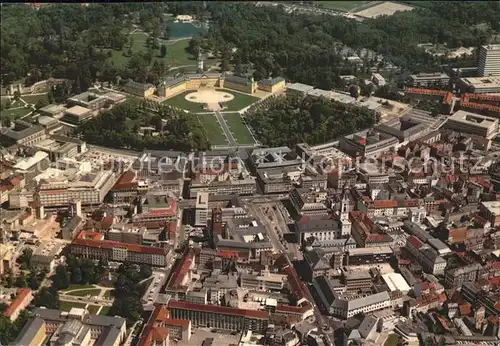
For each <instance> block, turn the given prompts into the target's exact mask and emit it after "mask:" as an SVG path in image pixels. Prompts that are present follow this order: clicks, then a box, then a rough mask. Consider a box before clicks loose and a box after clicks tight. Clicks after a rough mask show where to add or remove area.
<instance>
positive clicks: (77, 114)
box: [62, 106, 93, 125]
mask: <svg viewBox="0 0 500 346" xmlns="http://www.w3.org/2000/svg"><path fill="white" fill-rule="evenodd" d="M92 115H93V113H92V111H91V110H90V109H88V108H85V107H82V106H73V107H71V108H68V109H66V111H65V112H64V116H63V118H62V120H63V121H66V122H68V123H71V124H75V125H78V124H81V123H83V122H84V121H86V120H89V119H90V118H92Z"/></svg>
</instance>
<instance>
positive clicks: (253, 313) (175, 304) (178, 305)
mask: <svg viewBox="0 0 500 346" xmlns="http://www.w3.org/2000/svg"><path fill="white" fill-rule="evenodd" d="M167 309H169V310H170V309H183V310H192V311H205V312H212V313H216V314H220V315H233V316H235V315H236V316H241V317H247V318H256V319H261V320H267V319H269V314H268V313H267V312H265V311H258V310H243V309H237V308H230V307H225V306H215V305H202V304H193V303H188V302H184V301H178V300H170V301H169V302H168V305H167Z"/></svg>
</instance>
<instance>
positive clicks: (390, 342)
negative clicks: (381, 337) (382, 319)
mask: <svg viewBox="0 0 500 346" xmlns="http://www.w3.org/2000/svg"><path fill="white" fill-rule="evenodd" d="M398 340H399V337H398V336H397V335H396V334H389V336H388V337H387V340H385V344H384V346H396V345H397V344H398Z"/></svg>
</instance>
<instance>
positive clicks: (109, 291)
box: [104, 290, 113, 298]
mask: <svg viewBox="0 0 500 346" xmlns="http://www.w3.org/2000/svg"><path fill="white" fill-rule="evenodd" d="M111 292H113V290H107V291H106V292H104V298H111V297H113V296H112V295H111Z"/></svg>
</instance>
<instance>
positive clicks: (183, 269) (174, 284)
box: [168, 253, 194, 290]
mask: <svg viewBox="0 0 500 346" xmlns="http://www.w3.org/2000/svg"><path fill="white" fill-rule="evenodd" d="M193 260H194V256H193V254H192V253H189V254H187V255H185V256H184V257H182V259H181V263H180V265H178V266H177V268H176V269H175V271H174V272H173V273H172V277H171V278H170V282H169V284H168V288H169V289H171V290H176V289H179V288H181V287H182V282H183V281H184V277H185V276H186V274H187V273H188V271H189V268H190V267H191V264H192V263H193Z"/></svg>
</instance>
